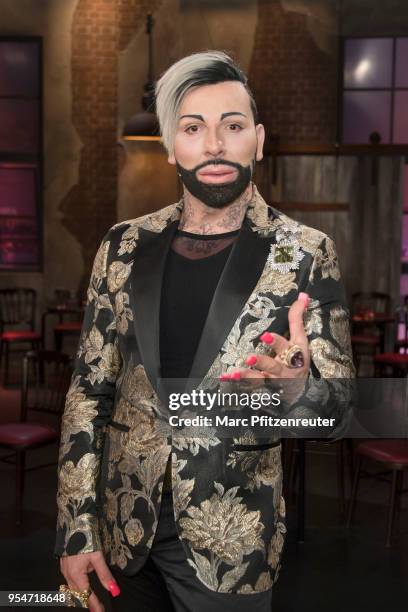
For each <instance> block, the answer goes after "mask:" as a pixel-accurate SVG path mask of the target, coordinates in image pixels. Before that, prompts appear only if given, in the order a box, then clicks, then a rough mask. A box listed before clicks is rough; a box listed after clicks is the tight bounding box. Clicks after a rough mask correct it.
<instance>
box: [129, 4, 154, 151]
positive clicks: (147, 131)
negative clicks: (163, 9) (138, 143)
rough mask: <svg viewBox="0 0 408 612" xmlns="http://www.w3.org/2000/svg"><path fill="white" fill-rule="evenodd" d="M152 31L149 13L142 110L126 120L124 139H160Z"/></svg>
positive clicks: (151, 20)
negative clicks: (156, 111)
mask: <svg viewBox="0 0 408 612" xmlns="http://www.w3.org/2000/svg"><path fill="white" fill-rule="evenodd" d="M152 31H153V16H152V15H151V14H149V15H147V18H146V34H147V35H148V58H149V65H148V76H147V82H146V83H145V86H144V93H143V97H142V108H143V111H141V112H140V113H136V115H133V116H132V117H131V118H130V119H129V121H127V122H126V124H125V127H124V128H123V133H122V138H123V139H124V140H160V136H159V134H160V131H159V122H158V121H157V117H156V113H155V98H154V81H153V46H152Z"/></svg>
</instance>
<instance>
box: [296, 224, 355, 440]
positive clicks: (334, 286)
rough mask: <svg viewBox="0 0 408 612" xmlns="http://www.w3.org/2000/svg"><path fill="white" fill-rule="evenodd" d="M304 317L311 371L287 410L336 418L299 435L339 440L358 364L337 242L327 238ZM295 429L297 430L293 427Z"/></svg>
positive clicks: (312, 270) (309, 288) (309, 286)
mask: <svg viewBox="0 0 408 612" xmlns="http://www.w3.org/2000/svg"><path fill="white" fill-rule="evenodd" d="M302 291H304V292H306V293H308V294H309V296H310V304H309V307H308V309H307V311H306V313H305V315H304V323H305V329H306V334H307V337H308V340H309V348H310V354H311V370H310V375H309V378H308V380H307V383H306V387H305V391H304V393H303V394H302V396H301V397H300V398H299V399H298V400H297V401H296V402H295V403H294V404H293V405H292V406H288V407H287V409H286V410H285V412H286V413H287V414H286V416H290V417H306V418H313V417H319V416H320V417H321V418H326V419H333V421H334V422H333V424H332V425H330V426H325V427H319V428H317V429H316V430H312V429H311V428H309V429H307V428H305V429H297V428H295V431H296V435H300V436H306V437H316V436H317V437H322V438H323V437H328V438H335V439H337V438H339V437H341V435H342V434H343V433H344V432H345V431H346V430H347V428H348V425H349V422H350V419H351V416H352V406H353V394H354V381H353V379H354V377H355V368H354V364H353V358H352V350H351V340H350V325H349V318H350V316H349V310H348V308H347V305H346V299H345V294H344V289H343V285H342V282H341V278H340V269H339V264H338V259H337V254H336V248H335V245H334V242H333V241H332V240H331V239H330V238H329V237H328V236H325V237H324V238H323V240H322V241H321V243H320V244H319V246H318V247H317V249H316V251H315V254H314V257H313V261H312V265H311V268H310V273H309V276H308V279H307V282H306V285H305V286H304V288H303V289H302ZM292 432H293V430H292Z"/></svg>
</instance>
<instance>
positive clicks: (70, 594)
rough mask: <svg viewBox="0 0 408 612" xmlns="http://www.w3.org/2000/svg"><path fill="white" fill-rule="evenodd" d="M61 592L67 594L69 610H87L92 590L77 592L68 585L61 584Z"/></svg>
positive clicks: (66, 599) (66, 601) (66, 600)
mask: <svg viewBox="0 0 408 612" xmlns="http://www.w3.org/2000/svg"><path fill="white" fill-rule="evenodd" d="M59 592H60V593H65V595H66V598H65V603H66V605H67V607H68V608H87V607H88V599H89V596H90V595H91V593H92V589H84V590H83V591H76V590H75V589H70V588H69V586H68V585H67V584H60V587H59ZM77 601H78V602H79V603H80V605H78V604H77Z"/></svg>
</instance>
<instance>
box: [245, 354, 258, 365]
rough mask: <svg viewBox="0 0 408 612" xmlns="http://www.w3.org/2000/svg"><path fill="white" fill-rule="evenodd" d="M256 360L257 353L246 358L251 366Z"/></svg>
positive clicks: (247, 363)
mask: <svg viewBox="0 0 408 612" xmlns="http://www.w3.org/2000/svg"><path fill="white" fill-rule="evenodd" d="M256 362H257V358H256V355H250V356H249V357H247V358H246V359H245V363H246V365H249V366H253V365H255V364H256Z"/></svg>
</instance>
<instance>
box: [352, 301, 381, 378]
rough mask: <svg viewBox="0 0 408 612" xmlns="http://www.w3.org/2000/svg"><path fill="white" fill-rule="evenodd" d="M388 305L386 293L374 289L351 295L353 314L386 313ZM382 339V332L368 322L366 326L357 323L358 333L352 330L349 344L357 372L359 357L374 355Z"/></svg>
mask: <svg viewBox="0 0 408 612" xmlns="http://www.w3.org/2000/svg"><path fill="white" fill-rule="evenodd" d="M390 307H391V298H390V296H389V295H388V294H386V293H381V292H378V291H374V292H371V293H364V292H357V293H353V295H352V314H353V315H358V314H360V313H363V312H367V311H370V312H373V313H377V314H387V313H389V311H390ZM383 341H384V338H383V337H382V332H381V331H380V330H378V329H375V328H374V329H373V327H372V326H370V325H368V324H367V326H366V327H364V325H359V330H358V333H357V332H354V331H353V333H352V336H351V345H352V348H353V357H354V363H355V365H356V370H357V372H358V371H359V367H360V363H361V357H362V356H363V355H368V356H370V357H374V355H375V354H376V353H377V352H378V351H379V350H380V348H381V346H382V345H383Z"/></svg>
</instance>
